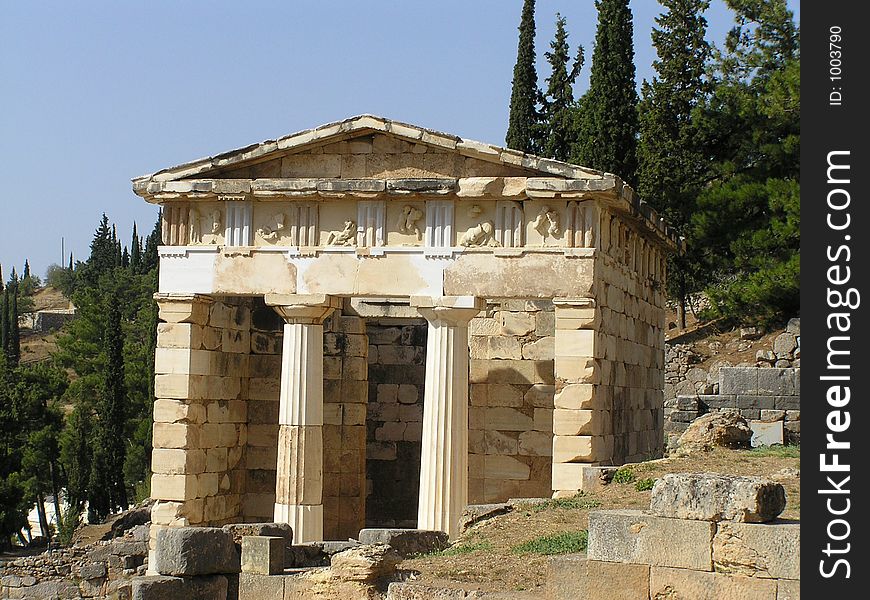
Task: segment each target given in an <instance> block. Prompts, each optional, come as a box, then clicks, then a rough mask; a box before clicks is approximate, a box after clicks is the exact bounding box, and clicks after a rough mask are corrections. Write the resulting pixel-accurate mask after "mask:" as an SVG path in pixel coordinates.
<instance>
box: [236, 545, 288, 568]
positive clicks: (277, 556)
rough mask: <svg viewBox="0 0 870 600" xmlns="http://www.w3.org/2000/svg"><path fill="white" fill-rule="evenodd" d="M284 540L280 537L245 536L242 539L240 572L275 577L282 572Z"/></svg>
mask: <svg viewBox="0 0 870 600" xmlns="http://www.w3.org/2000/svg"><path fill="white" fill-rule="evenodd" d="M284 547H285V540H284V538H281V537H270V536H265V535H246V536H244V537H243V538H242V560H241V563H242V572H243V573H256V574H259V575H277V574H279V573H283V572H284Z"/></svg>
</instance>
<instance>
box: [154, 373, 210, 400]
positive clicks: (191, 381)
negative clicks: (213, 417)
mask: <svg viewBox="0 0 870 600" xmlns="http://www.w3.org/2000/svg"><path fill="white" fill-rule="evenodd" d="M207 381H208V377H203V376H202V375H183V374H161V375H156V376H155V378H154V395H155V396H156V397H157V398H175V399H191V400H195V399H202V398H206V397H207V392H206V388H207Z"/></svg>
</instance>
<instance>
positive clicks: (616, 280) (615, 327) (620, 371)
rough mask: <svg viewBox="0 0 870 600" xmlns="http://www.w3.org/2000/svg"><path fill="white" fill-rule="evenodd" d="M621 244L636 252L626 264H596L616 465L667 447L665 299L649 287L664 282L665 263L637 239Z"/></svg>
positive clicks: (601, 356) (599, 355) (606, 260)
mask: <svg viewBox="0 0 870 600" xmlns="http://www.w3.org/2000/svg"><path fill="white" fill-rule="evenodd" d="M622 245H623V246H630V247H632V249H633V251H632V252H630V253H628V252H626V253H625V255H624V257H623V259H622V260H619V259H616V258H614V257H613V256H612V254H604V255H603V256H602V257H600V259H599V260H598V261H597V263H596V280H597V281H598V286H599V288H598V292H597V294H596V297H597V298H598V300H597V302H598V308H599V318H600V324H599V335H598V336H597V338H596V346H597V347H596V353H595V358H596V359H597V363H598V366H599V367H600V371H601V374H600V378H599V388H598V392H599V393H603V394H604V395H605V396H606V397H609V398H610V399H611V401H612V405H611V406H610V410H611V413H610V417H611V419H610V421H611V431H612V432H613V451H612V454H611V460H612V464H622V463H624V462H639V461H643V460H647V459H650V458H656V457H658V456H661V454H662V448H663V444H664V438H663V433H662V426H663V423H664V411H663V408H664V406H663V404H664V396H663V387H664V366H665V356H664V348H665V343H664V339H665V338H664V328H665V312H664V308H665V297H664V294H663V293H662V291H661V289H660V287H657V286H655V285H651V284H650V282H651V281H652V282H662V281H664V276H663V272H664V265H663V264H662V263H663V259H662V257H661V256H659V255H658V253H656V252H653V251H652V249H651V248H647V247H645V246H646V244H645V243H644V242H643V241H642V240H640V239H637V238H636V236H633V235H631V236H628V237H627V238H626V239H624V240H623V243H622ZM607 449H609V445H608V446H607Z"/></svg>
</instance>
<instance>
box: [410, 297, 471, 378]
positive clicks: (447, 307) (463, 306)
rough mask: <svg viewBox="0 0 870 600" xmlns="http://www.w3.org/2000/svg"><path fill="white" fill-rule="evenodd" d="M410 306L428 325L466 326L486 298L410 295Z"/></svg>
mask: <svg viewBox="0 0 870 600" xmlns="http://www.w3.org/2000/svg"><path fill="white" fill-rule="evenodd" d="M411 306H413V307H415V308H416V309H417V311H418V312H419V313H420V314H421V315H423V317H424V318H425V319H426V320H427V321H429V324H430V326H446V327H467V326H468V322H469V321H471V319H473V318H474V317H476V316H477V314H478V313H479V312H480V311H482V310H485V309H486V299H484V298H478V297H476V296H412V297H411ZM427 377H428V374H427Z"/></svg>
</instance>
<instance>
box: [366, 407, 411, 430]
mask: <svg viewBox="0 0 870 600" xmlns="http://www.w3.org/2000/svg"><path fill="white" fill-rule="evenodd" d="M399 420H400V421H402V422H403V423H420V422H422V421H423V405H422V404H405V405H402V404H400V405H399ZM359 424H360V425H364V424H365V419H363V420H362V422H361V423H359Z"/></svg>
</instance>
